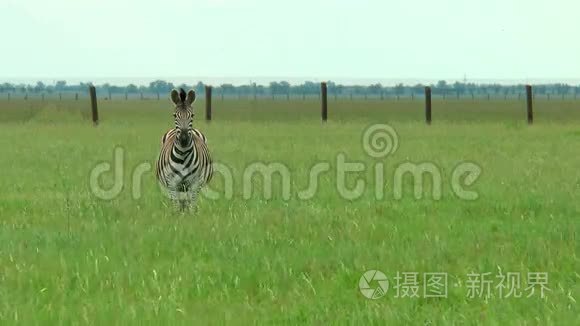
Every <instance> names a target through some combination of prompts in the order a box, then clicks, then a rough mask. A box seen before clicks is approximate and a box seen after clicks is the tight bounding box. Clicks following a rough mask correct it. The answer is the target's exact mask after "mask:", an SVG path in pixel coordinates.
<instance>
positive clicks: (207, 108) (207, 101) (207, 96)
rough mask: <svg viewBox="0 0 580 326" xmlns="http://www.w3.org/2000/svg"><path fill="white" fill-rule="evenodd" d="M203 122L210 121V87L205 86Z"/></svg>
mask: <svg viewBox="0 0 580 326" xmlns="http://www.w3.org/2000/svg"><path fill="white" fill-rule="evenodd" d="M205 120H207V121H211V86H207V85H206V86H205Z"/></svg>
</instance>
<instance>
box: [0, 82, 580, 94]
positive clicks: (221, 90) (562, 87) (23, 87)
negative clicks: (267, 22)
mask: <svg viewBox="0 0 580 326" xmlns="http://www.w3.org/2000/svg"><path fill="white" fill-rule="evenodd" d="M89 85H91V83H79V84H76V85H69V84H68V83H67V82H66V81H64V80H62V81H57V82H56V83H55V84H54V85H46V84H44V83H43V82H41V81H39V82H37V83H36V84H33V85H30V84H11V83H2V84H0V93H7V92H13V93H43V94H44V93H46V94H55V93H66V92H76V93H83V92H86V91H87V88H88V86H89ZM425 86H431V88H432V90H433V93H435V94H439V95H443V96H468V95H471V96H481V95H491V96H509V95H518V94H522V93H523V92H524V85H523V84H519V85H500V84H476V83H463V82H455V83H448V82H446V81H444V80H441V81H439V82H437V83H436V84H431V85H423V84H416V85H404V84H398V85H395V86H383V85H381V84H373V85H368V86H362V85H360V86H356V85H355V86H351V85H340V84H336V83H334V82H328V92H329V95H335V96H357V97H360V96H373V97H381V96H412V95H419V94H423V92H424V88H425ZM95 87H96V89H97V93H99V95H100V96H107V95H108V96H109V97H110V96H112V95H126V94H139V93H141V94H161V96H165V95H166V94H167V93H168V92H169V91H170V90H171V89H173V88H179V87H181V88H183V89H191V88H193V89H195V90H196V92H197V93H198V94H199V95H198V96H203V94H204V89H205V85H204V84H203V83H202V82H198V83H197V84H195V85H186V84H179V85H175V84H173V83H171V82H167V81H164V80H156V81H153V82H151V83H149V85H148V86H143V85H141V86H137V85H135V84H129V85H127V86H117V85H110V84H102V85H95ZM213 87H214V96H216V95H217V96H220V95H221V96H228V97H232V96H239V97H252V96H260V97H263V96H312V95H318V94H319V93H320V84H319V83H315V82H310V81H307V82H304V83H302V84H299V85H291V84H290V83H288V82H287V81H279V82H271V83H270V84H269V85H258V84H256V83H252V84H248V85H238V86H236V85H233V84H222V85H213ZM534 93H535V94H539V95H570V94H574V95H578V94H579V93H580V85H579V86H572V85H568V84H562V83H556V84H542V85H534Z"/></svg>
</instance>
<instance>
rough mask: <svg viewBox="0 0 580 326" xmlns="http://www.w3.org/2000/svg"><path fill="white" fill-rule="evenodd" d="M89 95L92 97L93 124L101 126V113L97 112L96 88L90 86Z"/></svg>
mask: <svg viewBox="0 0 580 326" xmlns="http://www.w3.org/2000/svg"><path fill="white" fill-rule="evenodd" d="M89 95H90V96H91V109H92V112H93V124H94V125H95V126H96V125H98V124H99V112H98V110H97V90H96V89H95V86H92V85H91V86H89Z"/></svg>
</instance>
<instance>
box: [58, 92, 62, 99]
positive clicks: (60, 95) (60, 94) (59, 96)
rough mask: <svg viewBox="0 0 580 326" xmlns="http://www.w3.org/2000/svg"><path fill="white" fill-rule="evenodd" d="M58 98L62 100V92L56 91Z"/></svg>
mask: <svg viewBox="0 0 580 326" xmlns="http://www.w3.org/2000/svg"><path fill="white" fill-rule="evenodd" d="M58 100H59V101H62V93H58Z"/></svg>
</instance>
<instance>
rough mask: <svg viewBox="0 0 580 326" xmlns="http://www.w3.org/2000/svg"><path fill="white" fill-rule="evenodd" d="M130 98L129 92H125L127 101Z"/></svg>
mask: <svg viewBox="0 0 580 326" xmlns="http://www.w3.org/2000/svg"><path fill="white" fill-rule="evenodd" d="M128 99H129V94H127V93H125V101H127V100H128Z"/></svg>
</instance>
